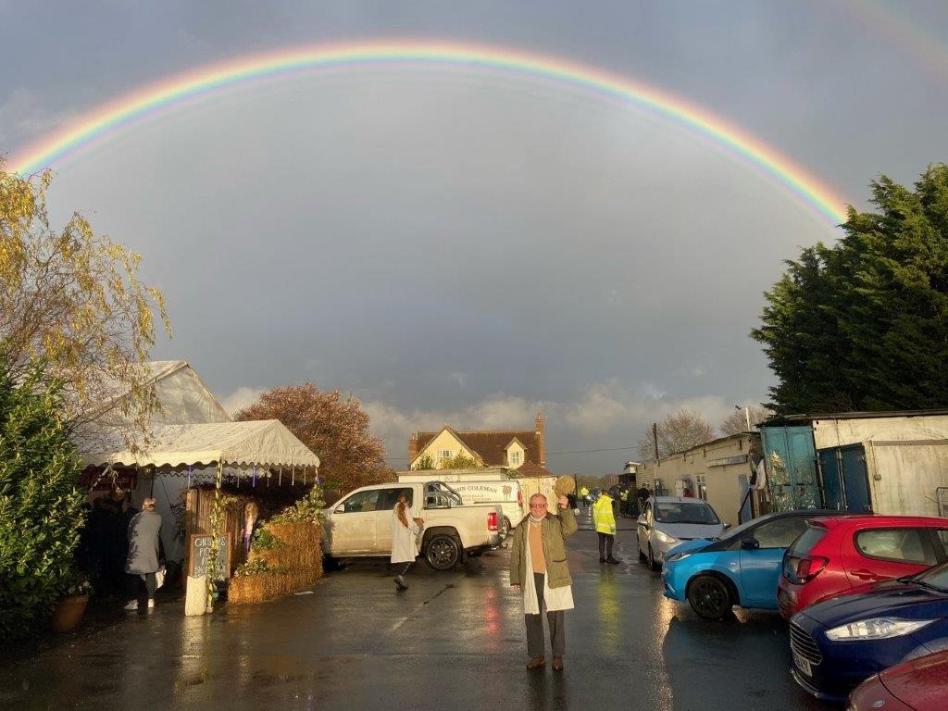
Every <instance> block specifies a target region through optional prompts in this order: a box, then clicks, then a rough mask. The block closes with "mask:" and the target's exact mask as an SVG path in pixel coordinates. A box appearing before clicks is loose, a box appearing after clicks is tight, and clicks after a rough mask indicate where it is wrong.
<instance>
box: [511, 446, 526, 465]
mask: <svg viewBox="0 0 948 711" xmlns="http://www.w3.org/2000/svg"><path fill="white" fill-rule="evenodd" d="M510 464H511V465H512V466H520V465H521V464H523V462H521V461H520V450H519V449H515V450H513V451H512V452H511V453H510Z"/></svg>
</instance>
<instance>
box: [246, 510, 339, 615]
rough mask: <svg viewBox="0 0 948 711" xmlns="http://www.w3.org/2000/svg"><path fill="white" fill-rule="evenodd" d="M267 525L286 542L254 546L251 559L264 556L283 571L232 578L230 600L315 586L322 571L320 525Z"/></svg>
mask: <svg viewBox="0 0 948 711" xmlns="http://www.w3.org/2000/svg"><path fill="white" fill-rule="evenodd" d="M264 528H266V530H267V531H269V532H270V533H271V534H272V535H273V536H274V537H275V538H277V539H279V540H280V542H281V543H283V544H284V545H282V546H279V547H277V548H269V549H265V550H259V549H254V548H253V547H251V550H250V560H251V561H256V560H261V561H263V562H265V563H266V564H267V566H269V567H271V568H275V569H279V570H280V571H281V572H270V573H261V574H259V575H249V576H238V577H236V578H233V579H232V580H231V583H230V589H229V590H228V596H227V597H228V600H229V601H230V602H233V603H235V604H238V605H240V604H251V603H258V602H264V601H266V600H272V599H274V598H277V597H282V596H284V595H289V594H291V593H294V592H297V591H299V590H302V589H304V588H308V587H312V586H313V585H314V584H315V583H316V581H317V580H319V578H321V577H322V574H323V560H322V549H321V546H320V536H321V529H320V527H319V526H318V525H316V524H311V523H273V524H265V525H264Z"/></svg>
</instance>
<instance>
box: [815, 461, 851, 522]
mask: <svg viewBox="0 0 948 711" xmlns="http://www.w3.org/2000/svg"><path fill="white" fill-rule="evenodd" d="M820 474H821V475H822V476H823V506H824V507H826V508H828V509H836V510H837V511H842V510H844V509H845V508H846V501H845V498H844V497H843V482H842V480H841V479H840V476H839V464H838V461H837V450H836V449H821V450H820Z"/></svg>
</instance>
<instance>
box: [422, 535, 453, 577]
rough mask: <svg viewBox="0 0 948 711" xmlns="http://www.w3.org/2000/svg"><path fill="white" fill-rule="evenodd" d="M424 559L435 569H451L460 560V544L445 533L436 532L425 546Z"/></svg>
mask: <svg viewBox="0 0 948 711" xmlns="http://www.w3.org/2000/svg"><path fill="white" fill-rule="evenodd" d="M425 560H426V561H427V562H428V565H430V566H431V567H432V568H434V569H435V570H451V568H453V567H454V566H456V565H457V564H458V563H460V562H461V544H460V542H459V541H458V539H457V538H455V537H454V536H451V535H448V534H447V533H436V534H435V535H433V536H432V537H431V539H430V540H429V541H428V545H427V546H426V547H425Z"/></svg>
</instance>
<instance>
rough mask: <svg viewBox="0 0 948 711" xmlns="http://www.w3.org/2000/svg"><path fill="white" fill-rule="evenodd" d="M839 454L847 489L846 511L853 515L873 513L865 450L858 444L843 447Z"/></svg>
mask: <svg viewBox="0 0 948 711" xmlns="http://www.w3.org/2000/svg"><path fill="white" fill-rule="evenodd" d="M839 452H840V464H841V468H842V470H843V484H844V486H845V487H846V510H847V511H851V512H853V513H872V502H871V501H870V499H869V478H868V476H867V474H866V452H865V450H863V448H862V445H861V444H857V445H853V446H852V447H841V448H840V450H839Z"/></svg>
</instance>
